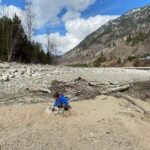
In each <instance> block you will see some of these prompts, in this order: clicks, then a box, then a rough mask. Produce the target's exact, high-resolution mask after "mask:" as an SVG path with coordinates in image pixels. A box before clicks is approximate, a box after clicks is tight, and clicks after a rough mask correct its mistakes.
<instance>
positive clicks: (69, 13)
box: [32, 0, 96, 27]
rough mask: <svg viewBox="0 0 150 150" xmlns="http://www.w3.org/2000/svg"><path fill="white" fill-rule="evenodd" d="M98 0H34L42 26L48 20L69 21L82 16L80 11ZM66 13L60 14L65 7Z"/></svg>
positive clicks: (52, 21)
mask: <svg viewBox="0 0 150 150" xmlns="http://www.w3.org/2000/svg"><path fill="white" fill-rule="evenodd" d="M95 1H96V0H44V2H43V0H32V3H33V6H34V9H36V10H38V12H37V13H38V16H37V18H36V20H39V21H40V26H39V27H41V26H42V25H44V24H45V23H47V22H50V23H51V24H57V23H59V21H60V19H62V20H63V21H68V19H74V18H76V17H79V16H80V13H81V12H82V11H84V10H85V9H87V8H88V7H89V6H90V5H92V4H93V3H94V2H95ZM64 8H65V9H66V13H65V14H64V16H62V18H58V15H59V14H60V13H61V11H62V10H63V9H64Z"/></svg>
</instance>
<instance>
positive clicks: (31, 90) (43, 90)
mask: <svg viewBox="0 0 150 150" xmlns="http://www.w3.org/2000/svg"><path fill="white" fill-rule="evenodd" d="M27 90H28V91H30V92H43V93H48V94H51V91H50V90H49V89H46V88H30V89H29V88H27Z"/></svg>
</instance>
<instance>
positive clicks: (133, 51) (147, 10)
mask: <svg viewBox="0 0 150 150" xmlns="http://www.w3.org/2000/svg"><path fill="white" fill-rule="evenodd" d="M148 55H150V5H147V6H145V7H142V8H138V9H134V10H130V11H128V12H127V13H125V14H124V15H122V16H121V17H119V18H117V19H115V20H111V21H109V22H108V23H106V24H105V25H103V26H102V27H100V28H99V29H98V30H96V31H95V32H93V33H92V34H90V35H89V36H87V37H86V38H85V39H84V40H83V41H82V42H81V43H80V44H79V45H78V46H76V47H75V48H74V49H73V50H71V51H69V52H67V53H66V54H65V55H64V56H63V57H62V59H61V63H63V64H90V65H95V66H102V65H104V66H113V65H116V64H121V63H123V62H126V60H133V59H137V58H138V59H139V58H140V57H146V56H148ZM129 65H130V63H129Z"/></svg>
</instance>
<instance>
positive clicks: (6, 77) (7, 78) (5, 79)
mask: <svg viewBox="0 0 150 150" xmlns="http://www.w3.org/2000/svg"><path fill="white" fill-rule="evenodd" d="M2 80H3V81H9V80H10V79H9V75H3V76H2Z"/></svg>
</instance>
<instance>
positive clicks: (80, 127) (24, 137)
mask: <svg viewBox="0 0 150 150" xmlns="http://www.w3.org/2000/svg"><path fill="white" fill-rule="evenodd" d="M145 103H146V104H147V105H148V106H149V107H150V103H148V102H145ZM71 105H72V107H73V109H72V112H71V115H69V113H65V114H63V115H54V114H51V115H50V114H48V113H46V112H45V109H46V108H47V107H48V106H49V104H48V103H39V104H31V105H17V104H16V105H13V106H1V107H0V150H150V119H149V118H148V116H144V114H142V113H141V110H139V109H138V108H136V107H135V106H133V105H132V104H130V103H128V102H127V101H126V100H124V99H117V98H114V97H111V96H99V97H97V98H96V99H95V100H89V101H80V102H72V103H71Z"/></svg>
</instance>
